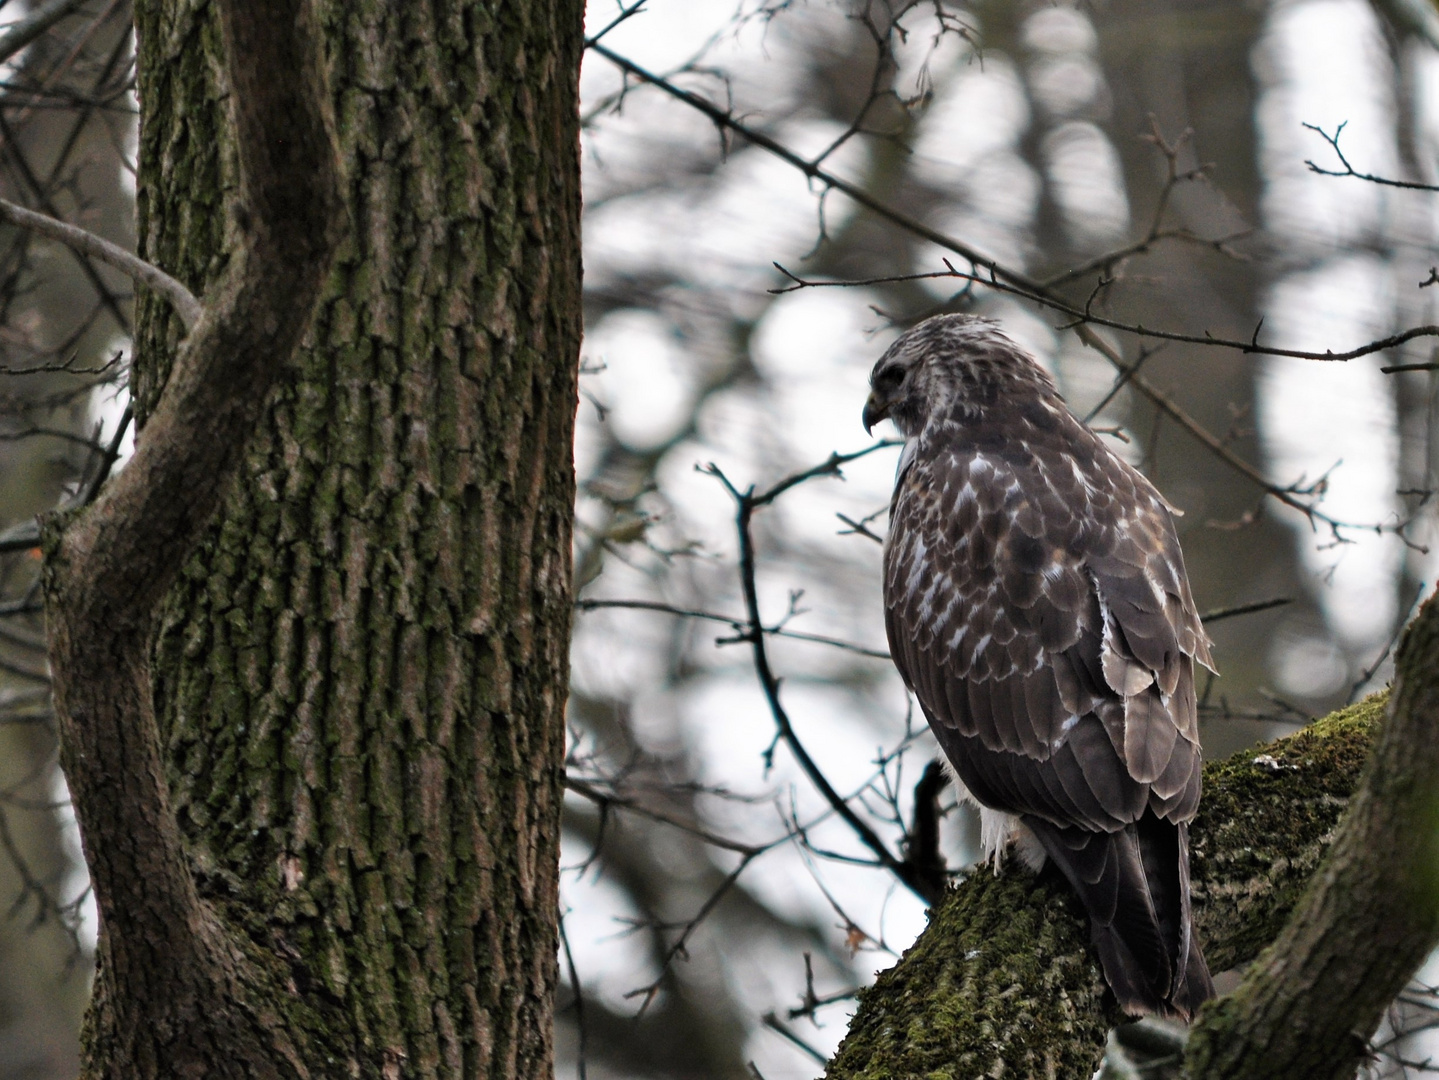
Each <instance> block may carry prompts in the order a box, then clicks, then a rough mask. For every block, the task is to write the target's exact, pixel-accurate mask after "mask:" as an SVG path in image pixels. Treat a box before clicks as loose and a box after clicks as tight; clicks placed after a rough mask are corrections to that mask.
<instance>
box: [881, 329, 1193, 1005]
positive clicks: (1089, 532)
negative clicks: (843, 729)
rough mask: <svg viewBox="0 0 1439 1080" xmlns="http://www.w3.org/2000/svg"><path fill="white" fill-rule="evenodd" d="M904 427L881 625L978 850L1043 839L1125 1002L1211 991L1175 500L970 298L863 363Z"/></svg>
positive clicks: (1188, 609)
mask: <svg viewBox="0 0 1439 1080" xmlns="http://www.w3.org/2000/svg"><path fill="white" fill-rule="evenodd" d="M870 387H871V393H870V396H869V400H868V402H867V403H866V404H865V407H864V426H865V430H866V431H868V430H869V429H870V428H871V427H872V426H873V425H874V424H876V423H878V422H879V421H880V420H883V419H886V418H887V419H889V420H892V421H893V422H894V424H895V425H896V426H897V427H898V428H899V430H900V432H901V433H902V434H903V435H904V437H905V440H906V441H905V445H904V450H903V453H902V454H901V456H900V461H899V471H898V474H897V476H896V479H895V487H894V498H893V501H892V502H891V504H890V527H889V536H888V539H887V540H886V543H885V553H884V602H885V625H886V629H887V631H888V635H889V644H890V650H891V652H892V653H893V656H894V661H895V664H896V665H897V666H898V668H899V671H900V674H901V675H903V676H904V681H905V683H906V684H907V685H908V687H909V688H910V690H912V691H913V692H914V694H915V696H916V697H917V698H918V700H919V703H920V706H921V708H922V709H923V710H924V714H925V716H926V718H927V719H928V720H929V724H930V727H931V728H932V729H933V730H934V733H935V736H936V738H937V739H938V740H939V745H940V746H941V748H943V750H944V752H945V755H946V756H947V757H948V759H949V762H950V764H951V766H952V767H953V770H954V773H955V774H956V777H957V779H958V780H959V781H960V783H961V785H962V788H961V791H962V792H963V793H964V795H965V797H967V798H969V799H971V800H972V801H974V802H976V803H978V804H979V806H980V814H981V819H982V823H983V824H982V830H981V832H982V838H983V841H984V844H985V847H986V854H988V855H989V856H990V857H991V858H992V859H994V860H995V861H996V866H997V865H998V859H999V857H1000V855H1001V853H1002V851H1003V849H1004V847H1005V845H1006V843H1007V842H1008V841H1009V840H1010V839H1011V838H1013V839H1016V840H1019V841H1023V842H1024V843H1027V844H1028V845H1029V846H1030V848H1031V850H1032V852H1033V854H1034V855H1036V856H1037V858H1038V862H1041V863H1042V861H1043V858H1044V857H1045V856H1047V857H1048V858H1049V859H1051V860H1053V862H1054V863H1055V864H1056V865H1057V867H1058V868H1059V870H1060V871H1062V872H1063V874H1064V876H1065V877H1066V878H1067V879H1068V880H1069V883H1070V885H1071V886H1073V888H1074V890H1075V892H1077V893H1078V894H1079V897H1080V899H1081V900H1082V901H1083V903H1084V906H1085V908H1086V910H1087V911H1088V913H1089V918H1090V928H1091V933H1092V937H1093V940H1094V944H1095V946H1096V947H1097V949H1098V952H1099V957H1100V961H1101V963H1102V965H1103V968H1104V974H1105V978H1106V979H1107V980H1108V982H1109V985H1110V987H1111V988H1112V989H1113V991H1114V994H1115V996H1116V998H1117V999H1118V1001H1119V1004H1120V1006H1121V1007H1122V1008H1123V1009H1124V1010H1125V1011H1126V1012H1129V1013H1132V1014H1139V1013H1157V1014H1160V1015H1164V1016H1174V1017H1179V1018H1183V1019H1188V1018H1189V1017H1191V1016H1193V1014H1194V1012H1195V1011H1196V1010H1197V1009H1198V1007H1199V1005H1200V1004H1201V1003H1202V1002H1203V1001H1205V1000H1206V999H1207V998H1210V997H1212V996H1213V995H1214V986H1213V983H1212V982H1211V981H1210V977H1209V970H1208V967H1207V966H1206V965H1205V962H1204V956H1203V953H1202V952H1201V951H1200V948H1199V943H1198V941H1196V940H1195V938H1194V931H1193V926H1192V923H1191V919H1190V905H1189V821H1190V819H1191V818H1193V817H1194V812H1195V810H1196V808H1197V807H1198V805H1199V785H1200V766H1201V759H1200V749H1199V731H1198V722H1197V719H1196V715H1195V697H1194V662H1195V661H1196V660H1197V661H1199V662H1200V663H1201V664H1203V665H1204V666H1205V667H1208V668H1211V669H1212V666H1213V665H1212V661H1211V660H1210V656H1209V641H1208V639H1207V638H1206V637H1205V634H1204V628H1203V627H1202V626H1201V625H1200V622H1199V616H1198V615H1197V614H1196V612H1195V608H1194V599H1193V597H1192V596H1191V594H1190V590H1189V581H1188V579H1187V577H1186V575H1185V572H1184V557H1183V555H1182V554H1181V553H1180V550H1179V541H1178V538H1177V537H1176V535H1175V530H1174V521H1173V518H1172V516H1171V515H1172V514H1174V513H1176V511H1175V510H1174V509H1173V507H1171V506H1170V505H1169V504H1168V503H1167V502H1165V500H1164V497H1163V496H1162V495H1160V494H1159V492H1158V491H1157V490H1156V489H1155V487H1154V485H1152V484H1151V483H1150V482H1149V481H1148V480H1147V479H1145V477H1144V476H1143V475H1141V474H1140V473H1139V472H1138V471H1137V470H1136V469H1134V468H1133V467H1131V466H1130V465H1129V464H1128V463H1127V462H1125V461H1124V460H1122V459H1121V458H1119V457H1118V456H1116V455H1115V454H1114V453H1113V452H1111V451H1110V450H1109V448H1108V447H1107V446H1105V445H1104V443H1103V442H1101V441H1100V439H1099V436H1098V435H1096V434H1095V433H1094V432H1093V431H1091V430H1090V429H1089V428H1088V427H1086V426H1085V425H1084V424H1082V423H1081V422H1080V421H1078V420H1077V419H1075V418H1074V416H1072V415H1071V414H1070V412H1069V411H1068V409H1067V408H1066V407H1065V405H1064V400H1063V399H1062V398H1061V397H1060V396H1059V393H1058V392H1057V390H1056V389H1055V386H1054V382H1053V381H1052V380H1051V379H1050V377H1049V375H1048V374H1047V373H1046V372H1045V371H1044V369H1043V368H1041V367H1040V366H1039V365H1038V364H1037V363H1035V361H1034V360H1033V359H1032V358H1031V357H1029V356H1028V355H1027V354H1026V353H1025V352H1024V350H1022V349H1021V348H1019V346H1017V345H1015V343H1014V342H1012V341H1011V340H1010V339H1009V338H1007V337H1005V336H1004V334H1003V333H1001V332H1000V330H999V327H998V326H997V325H996V324H995V323H994V322H992V321H990V320H988V319H981V318H976V317H973V316H968V315H941V316H938V317H936V318H932V319H928V320H926V321H925V322H923V323H921V324H919V325H918V326H916V327H914V328H913V329H911V330H909V331H907V332H906V333H904V334H902V335H901V336H900V337H899V339H898V340H897V341H895V343H894V344H893V345H891V346H890V347H889V349H888V350H887V351H886V352H885V354H884V355H883V356H882V357H880V359H879V362H878V363H876V364H875V366H874V370H873V371H872V372H871V374H870Z"/></svg>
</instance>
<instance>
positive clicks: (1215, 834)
mask: <svg viewBox="0 0 1439 1080" xmlns="http://www.w3.org/2000/svg"><path fill="white" fill-rule="evenodd" d="M1384 704H1385V695H1376V696H1375V697H1372V698H1369V699H1367V700H1366V701H1364V702H1362V703H1360V704H1359V705H1356V706H1354V707H1352V708H1350V709H1346V710H1344V711H1342V712H1338V713H1335V714H1333V715H1331V716H1328V717H1326V718H1324V719H1323V720H1319V721H1316V722H1315V723H1314V724H1312V725H1310V726H1309V727H1307V728H1305V729H1304V730H1303V731H1301V732H1299V733H1298V734H1296V735H1293V736H1290V737H1289V738H1286V739H1280V740H1279V741H1277V742H1275V743H1271V744H1269V745H1268V746H1263V747H1259V748H1256V749H1251V750H1246V751H1243V752H1241V753H1239V754H1237V755H1235V756H1234V757H1232V758H1230V759H1228V760H1226V761H1221V762H1216V763H1212V764H1210V765H1209V766H1207V767H1206V769H1205V776H1204V783H1205V788H1204V802H1203V803H1202V804H1201V806H1200V812H1199V816H1198V817H1197V818H1196V819H1195V821H1194V825H1193V829H1192V832H1191V834H1190V839H1191V845H1192V858H1193V882H1194V901H1195V912H1196V927H1197V932H1198V934H1199V936H1200V938H1201V940H1202V941H1203V943H1204V950H1205V954H1206V956H1207V957H1208V958H1209V962H1210V965H1211V967H1212V968H1213V969H1214V970H1215V971H1221V970H1224V969H1226V968H1230V967H1233V966H1235V965H1238V964H1242V963H1245V962H1247V961H1248V960H1250V959H1252V958H1253V957H1254V956H1255V955H1256V954H1257V953H1258V952H1259V951H1260V949H1262V948H1263V947H1264V946H1265V945H1266V944H1267V943H1269V942H1270V941H1273V940H1274V938H1275V936H1276V935H1277V934H1278V933H1279V931H1280V929H1281V927H1282V926H1283V925H1284V921H1285V919H1286V918H1287V917H1288V915H1289V913H1290V912H1291V911H1292V910H1293V908H1294V905H1295V904H1296V902H1297V901H1298V899H1299V896H1300V894H1301V893H1302V891H1303V889H1304V887H1305V885H1306V883H1307V882H1308V880H1309V878H1310V877H1311V876H1312V875H1313V873H1314V871H1315V870H1316V868H1317V867H1318V866H1319V863H1320V861H1321V859H1322V858H1323V856H1324V854H1325V852H1326V850H1327V848H1328V845H1329V843H1330V841H1331V839H1332V837H1333V835H1334V831H1335V829H1336V827H1337V826H1338V823H1339V820H1340V817H1341V816H1342V815H1343V813H1344V808H1345V806H1346V804H1347V803H1346V800H1347V798H1348V796H1349V794H1350V792H1352V791H1353V790H1354V787H1355V785H1356V783H1357V782H1358V779H1359V776H1360V774H1361V772H1362V771H1363V767H1364V763H1365V761H1366V759H1367V758H1368V755H1369V749H1370V745H1371V743H1372V741H1373V733H1374V731H1375V730H1376V728H1377V726H1378V724H1379V721H1380V718H1381V717H1382V714H1383V711H1384ZM1123 1019H1124V1018H1123V1017H1122V1016H1121V1015H1120V1014H1119V1013H1118V1011H1117V1010H1116V1009H1115V1007H1114V1004H1113V998H1112V996H1111V995H1108V994H1107V993H1106V990H1105V984H1104V978H1103V976H1102V974H1101V973H1100V969H1099V964H1098V960H1097V958H1096V956H1095V954H1094V952H1093V950H1092V948H1091V947H1090V945H1089V935H1088V930H1087V927H1086V923H1085V917H1084V914H1083V912H1082V910H1081V909H1080V908H1079V906H1078V904H1077V902H1076V901H1075V900H1074V899H1073V898H1072V897H1071V895H1070V892H1069V889H1068V888H1067V886H1066V885H1065V883H1064V882H1063V881H1062V880H1056V879H1054V878H1053V877H1049V876H1045V875H1043V874H1042V875H1041V876H1040V878H1039V879H1038V880H1036V878H1035V876H1034V875H1032V874H1030V873H1029V872H1028V871H1026V870H1023V869H1022V868H1019V867H1017V866H1014V865H1010V866H1008V867H1006V868H1005V870H1004V872H1003V873H1002V874H1000V875H998V876H995V875H993V874H990V873H988V872H977V873H975V874H972V875H971V876H970V877H968V878H967V879H965V880H964V881H963V882H962V883H961V884H960V885H959V886H958V887H957V888H955V889H954V890H953V891H952V892H951V894H950V895H949V897H948V898H947V899H946V900H945V901H944V903H943V904H941V905H940V907H939V908H938V909H937V910H935V911H934V912H933V913H932V915H931V921H930V925H929V926H928V927H927V928H926V930H925V931H924V933H923V934H921V935H920V938H919V940H918V941H917V942H916V943H915V945H914V946H913V947H912V948H911V949H910V950H909V951H908V952H907V953H905V955H904V957H903V958H902V959H901V960H900V961H899V963H898V964H896V965H895V966H894V967H893V968H892V969H890V970H889V971H887V972H885V973H884V974H883V975H881V976H880V978H879V980H878V981H877V982H876V983H875V985H874V986H873V987H872V988H870V989H869V990H866V991H865V992H863V993H862V994H861V996H860V1003H859V1008H858V1010H857V1011H856V1013H855V1016H854V1019H853V1021H852V1022H851V1025H850V1030H849V1034H848V1035H847V1036H846V1037H845V1041H844V1043H843V1044H842V1045H841V1046H840V1049H839V1052H838V1054H837V1055H836V1056H835V1058H834V1060H833V1061H832V1062H831V1063H830V1065H829V1068H828V1070H827V1072H826V1074H825V1075H826V1076H827V1077H831V1078H835V1080H840V1078H843V1080H858V1078H861V1077H862V1078H865V1080H880V1078H885V1080H888V1078H892V1077H893V1078H898V1077H914V1076H926V1077H936V1078H938V1077H954V1078H956V1080H959V1078H965V1080H968V1078H971V1077H976V1076H1001V1075H1003V1076H1026V1077H1029V1076H1033V1077H1062V1078H1070V1077H1074V1078H1085V1080H1087V1078H1088V1077H1090V1076H1091V1075H1092V1074H1093V1073H1094V1070H1095V1069H1096V1068H1097V1067H1098V1065H1099V1061H1100V1058H1101V1057H1102V1056H1103V1052H1104V1039H1105V1035H1106V1033H1107V1032H1108V1030H1109V1029H1110V1027H1112V1026H1113V1025H1114V1024H1116V1023H1119V1022H1122V1020H1123ZM1252 1075H1259V1074H1252ZM1265 1075H1281V1074H1278V1073H1269V1074H1265Z"/></svg>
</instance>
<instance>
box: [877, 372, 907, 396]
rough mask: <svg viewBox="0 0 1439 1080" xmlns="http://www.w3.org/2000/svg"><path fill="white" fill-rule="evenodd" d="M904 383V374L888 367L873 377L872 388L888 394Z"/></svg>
mask: <svg viewBox="0 0 1439 1080" xmlns="http://www.w3.org/2000/svg"><path fill="white" fill-rule="evenodd" d="M902 382H904V372H903V371H901V370H900V369H899V368H897V367H888V368H885V369H884V370H883V371H881V372H880V373H879V374H878V375H876V376H875V377H874V388H875V389H876V390H881V391H883V392H884V393H886V394H888V393H891V392H893V391H895V390H898V389H899V384H900V383H902Z"/></svg>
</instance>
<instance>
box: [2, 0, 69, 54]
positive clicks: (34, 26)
mask: <svg viewBox="0 0 1439 1080" xmlns="http://www.w3.org/2000/svg"><path fill="white" fill-rule="evenodd" d="M85 3H86V0H50V3H48V4H46V5H45V6H44V7H41V8H38V9H36V10H34V11H32V12H31V13H30V14H28V15H26V16H25V18H23V19H21V20H20V21H19V22H16V23H11V24H10V26H9V28H8V29H6V31H5V33H4V34H3V35H0V64H3V63H5V61H7V60H9V59H10V58H11V57H12V56H14V55H15V54H16V53H18V52H19V51H20V50H21V49H23V48H24V47H25V46H26V45H29V44H30V43H31V42H32V41H34V40H35V39H36V38H38V37H40V35H41V34H43V33H45V31H47V30H49V29H50V27H52V26H54V25H55V24H56V23H58V22H59V21H60V20H61V19H63V18H65V16H67V15H70V14H72V13H74V12H76V11H78V10H80V8H82V7H83V6H84V5H85Z"/></svg>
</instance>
